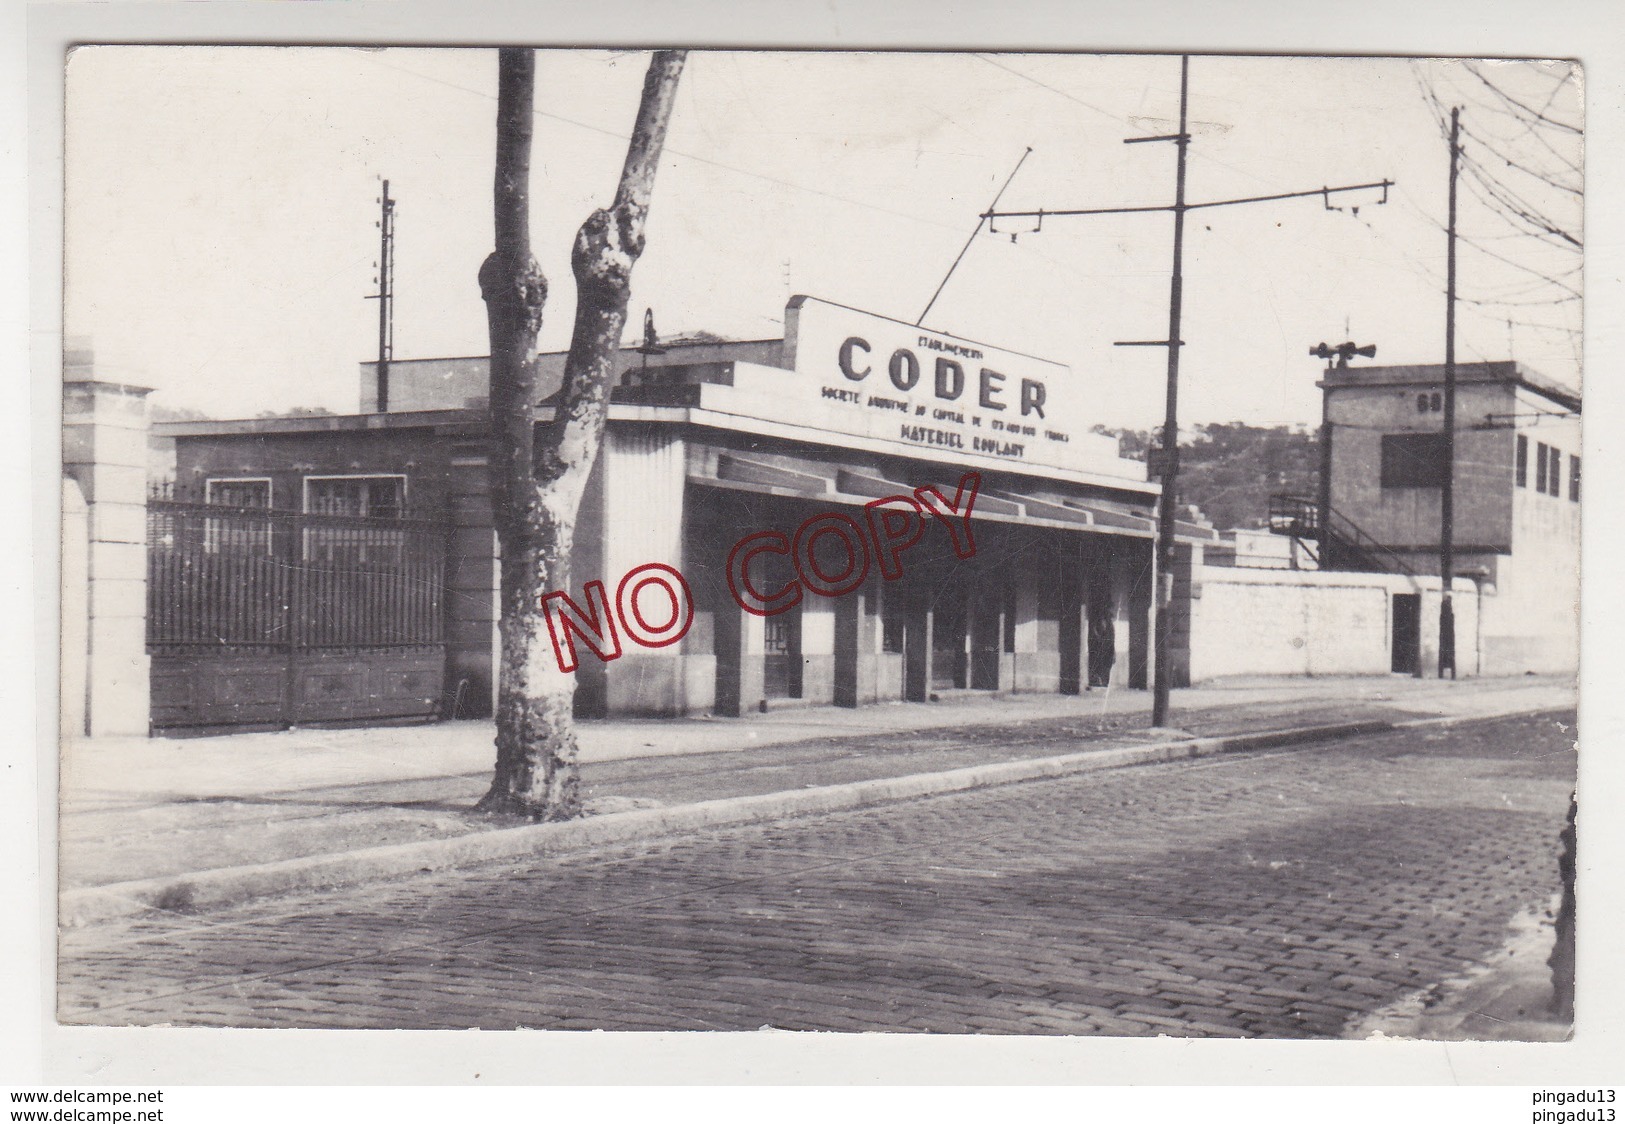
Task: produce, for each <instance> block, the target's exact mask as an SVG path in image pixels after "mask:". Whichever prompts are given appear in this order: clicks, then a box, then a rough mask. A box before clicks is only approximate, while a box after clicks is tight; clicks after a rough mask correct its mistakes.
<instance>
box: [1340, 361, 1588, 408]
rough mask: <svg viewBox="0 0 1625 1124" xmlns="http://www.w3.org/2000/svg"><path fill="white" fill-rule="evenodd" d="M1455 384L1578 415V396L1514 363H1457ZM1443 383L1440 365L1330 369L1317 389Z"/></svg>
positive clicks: (1537, 372)
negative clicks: (1505, 392) (1495, 386)
mask: <svg viewBox="0 0 1625 1124" xmlns="http://www.w3.org/2000/svg"><path fill="white" fill-rule="evenodd" d="M1456 381H1457V382H1499V383H1511V384H1513V385H1516V386H1521V387H1524V388H1525V389H1527V390H1532V391H1534V392H1535V393H1536V394H1539V395H1541V396H1542V397H1544V398H1549V399H1550V400H1551V401H1553V402H1556V403H1557V404H1558V405H1560V406H1562V407H1563V408H1564V409H1567V410H1573V411H1574V412H1575V413H1579V412H1580V392H1579V391H1578V390H1576V389H1574V388H1573V387H1571V386H1567V385H1565V384H1563V383H1560V382H1558V381H1557V380H1556V379H1552V378H1548V377H1547V376H1545V375H1543V374H1541V373H1540V372H1539V371H1536V370H1534V369H1532V368H1530V367H1526V366H1524V365H1523V364H1522V363H1519V362H1517V361H1516V360H1511V359H1505V360H1500V361H1497V362H1486V363H1457V364H1456ZM1442 382H1444V364H1443V363H1411V364H1405V365H1395V366H1387V367H1330V368H1328V369H1327V370H1326V372H1325V375H1324V377H1323V378H1322V379H1321V380H1320V382H1318V383H1316V384H1315V385H1316V386H1321V387H1343V386H1438V385H1439V384H1440V383H1442Z"/></svg>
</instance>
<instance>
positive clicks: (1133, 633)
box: [1113, 540, 1157, 691]
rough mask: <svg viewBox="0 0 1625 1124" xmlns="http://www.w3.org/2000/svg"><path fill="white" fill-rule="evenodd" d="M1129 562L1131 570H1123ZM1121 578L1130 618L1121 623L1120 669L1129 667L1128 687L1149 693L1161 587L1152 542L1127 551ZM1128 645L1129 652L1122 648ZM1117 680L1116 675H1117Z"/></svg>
mask: <svg viewBox="0 0 1625 1124" xmlns="http://www.w3.org/2000/svg"><path fill="white" fill-rule="evenodd" d="M1125 562H1126V563H1127V569H1126V570H1125V569H1124V568H1123V566H1124V564H1125ZM1117 565H1118V567H1119V568H1118V571H1117V574H1118V577H1119V579H1120V580H1122V581H1123V582H1124V584H1125V586H1126V589H1125V590H1124V593H1125V594H1126V596H1124V597H1122V598H1121V600H1120V604H1121V605H1122V607H1123V609H1122V611H1123V612H1124V614H1125V615H1126V617H1127V619H1126V620H1122V621H1120V622H1119V624H1118V629H1117V643H1118V645H1119V651H1118V655H1119V657H1120V658H1119V659H1118V661H1117V666H1118V667H1120V668H1125V669H1126V671H1125V674H1126V675H1127V678H1128V685H1129V686H1130V687H1131V688H1133V689H1134V690H1137V691H1139V690H1145V689H1146V688H1147V687H1149V686H1150V685H1151V654H1152V653H1151V630H1152V629H1153V628H1154V627H1155V626H1156V607H1155V605H1154V604H1153V602H1154V601H1155V597H1154V593H1155V591H1156V588H1157V584H1156V583H1157V574H1156V552H1155V551H1154V550H1153V549H1152V544H1151V542H1150V540H1145V541H1143V542H1140V543H1138V544H1136V545H1135V547H1133V548H1132V549H1130V550H1125V551H1123V552H1122V553H1121V554H1120V555H1119V556H1118V559H1117ZM1125 640H1126V643H1127V648H1126V650H1125V649H1123V647H1122V645H1123V644H1124V643H1125ZM1113 680H1114V681H1116V674H1115V673H1114V675H1113Z"/></svg>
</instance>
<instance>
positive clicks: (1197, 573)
mask: <svg viewBox="0 0 1625 1124" xmlns="http://www.w3.org/2000/svg"><path fill="white" fill-rule="evenodd" d="M1201 574H1202V547H1201V545H1200V544H1199V543H1181V542H1175V543H1174V562H1173V579H1174V580H1173V595H1172V598H1171V600H1170V602H1169V605H1168V613H1169V616H1170V618H1171V621H1172V623H1171V625H1170V628H1169V635H1168V670H1169V682H1170V683H1171V684H1172V685H1173V686H1175V687H1189V686H1190V685H1191V617H1192V615H1193V614H1194V613H1195V611H1196V601H1197V600H1198V599H1199V598H1200V597H1201V596H1202V582H1201Z"/></svg>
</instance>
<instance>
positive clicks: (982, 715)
mask: <svg viewBox="0 0 1625 1124" xmlns="http://www.w3.org/2000/svg"><path fill="white" fill-rule="evenodd" d="M1574 699H1575V694H1574V687H1573V684H1572V682H1571V681H1569V680H1563V679H1555V678H1552V679H1542V678H1522V679H1507V680H1494V679H1483V680H1462V681H1460V682H1453V683H1451V682H1440V681H1437V680H1416V679H1408V678H1397V677H1396V678H1358V679H1354V678H1351V679H1292V680H1238V681H1233V682H1227V683H1221V684H1217V685H1213V686H1206V687H1202V688H1197V689H1191V690H1184V691H1180V692H1178V693H1177V695H1176V697H1175V702H1176V710H1175V721H1176V722H1177V723H1178V726H1179V730H1178V731H1154V730H1149V729H1148V728H1147V726H1148V722H1149V715H1148V710H1149V702H1150V700H1149V695H1148V693H1146V692H1143V691H1117V690H1114V691H1110V692H1106V691H1094V692H1090V693H1089V694H1086V695H1083V696H1056V695H1032V696H1007V697H996V698H989V697H985V696H965V697H949V698H947V699H946V700H944V701H942V702H938V703H933V704H892V705H885V706H878V707H870V708H864V709H859V710H839V709H834V708H823V709H817V710H800V711H794V710H791V711H774V712H771V713H768V714H763V715H759V716H753V717H751V718H748V719H720V720H712V719H693V720H663V721H661V720H653V721H602V722H586V723H583V724H582V725H581V727H580V741H581V758H582V784H583V794H584V797H585V799H586V804H587V810H588V813H589V819H588V820H586V821H578V822H577V823H574V824H568V825H525V826H515V825H514V824H513V822H512V821H509V820H501V819H493V818H490V817H486V816H482V815H478V814H475V813H474V812H473V811H472V807H473V804H474V802H475V801H476V800H477V799H478V798H479V796H480V795H481V793H482V792H483V791H484V789H485V786H486V784H487V783H488V780H489V776H490V768H491V760H492V756H493V750H492V740H491V739H492V727H491V725H490V723H488V722H455V723H444V724H440V725H436V726H420V727H398V728H386V729H365V730H293V731H285V732H281V733H269V734H265V733H261V734H239V735H234V736H229V737H213V738H197V739H189V740H179V739H150V740H149V739H86V740H79V741H74V742H71V743H69V744H68V745H67V746H65V747H64V751H63V760H62V774H61V780H62V784H61V821H60V832H59V839H60V853H59V861H60V884H61V888H62V890H63V892H64V894H63V917H62V920H63V921H64V923H76V922H80V921H85V920H92V919H94V918H95V917H98V916H110V915H115V914H119V913H128V912H139V911H140V910H142V909H146V908H152V907H154V906H155V905H156V906H157V907H158V908H184V907H186V906H187V905H199V904H221V903H225V902H229V901H233V900H243V899H244V898H245V897H248V896H253V894H255V893H259V892H275V891H276V889H277V888H308V887H310V886H314V885H333V884H342V883H343V882H345V881H353V880H356V879H359V878H363V877H379V876H387V875H388V873H389V872H390V871H398V870H403V869H417V867H415V866H412V865H411V864H413V863H417V862H420V861H421V862H425V863H428V864H430V865H456V864H457V863H459V862H471V861H482V860H489V859H495V858H504V857H513V856H515V855H519V854H525V853H549V848H550V847H554V846H557V845H558V844H557V841H558V840H560V839H563V838H566V837H568V838H570V839H574V840H576V841H577V844H579V845H591V844H593V843H594V842H597V843H603V842H611V841H618V842H624V841H627V840H628V839H633V838H643V837H648V836H650V835H652V834H661V833H666V832H669V831H670V830H672V829H674V828H677V829H688V830H693V829H694V828H695V826H697V825H699V826H703V825H704V824H708V823H726V822H759V821H760V820H762V819H765V818H771V817H772V816H773V815H775V814H779V815H786V814H798V813H805V812H808V811H817V810H826V809H827V808H834V807H846V806H858V805H859V804H861V803H863V802H865V801H867V802H875V801H878V800H884V799H900V798H906V797H908V796H912V795H921V794H924V793H926V792H930V791H950V790H954V789H956V788H965V787H976V786H978V785H980V784H987V783H1008V782H1009V781H1012V780H1016V779H1023V778H1025V777H1029V776H1041V775H1061V774H1064V773H1065V772H1068V771H1079V770H1081V769H1082V768H1089V767H1102V766H1106V765H1112V764H1121V763H1130V762H1133V761H1139V760H1155V759H1165V758H1168V757H1173V756H1182V755H1183V756H1189V755H1192V754H1193V753H1195V752H1199V751H1200V752H1213V751H1215V744H1214V742H1213V739H1223V738H1226V737H1230V736H1234V735H1242V734H1246V735H1253V734H1258V733H1261V732H1267V731H1309V732H1311V733H1312V732H1313V731H1314V730H1315V729H1317V728H1323V727H1343V726H1349V725H1353V724H1383V723H1398V722H1405V721H1409V720H1416V719H1430V718H1432V719H1437V718H1446V719H1449V718H1462V719H1466V718H1473V717H1482V716H1489V715H1494V714H1504V713H1513V712H1521V711H1532V710H1543V709H1553V708H1559V707H1567V706H1572V705H1574ZM1193 738H1195V739H1206V740H1207V741H1206V743H1204V744H1205V748H1203V747H1201V746H1197V745H1196V743H1195V742H1193V741H1192V740H1191V739H1193ZM1218 748H1223V747H1222V746H1220V747H1218ZM1080 758H1088V759H1087V760H1079V759H1080ZM931 778H948V779H946V780H941V781H933V780H932V779H931ZM877 786H878V787H877ZM825 793H827V794H829V795H828V799H824V798H823V797H821V796H819V795H818V794H825ZM792 795H793V796H795V798H794V799H792V798H791V796H792ZM871 797H872V799H871ZM854 801H856V803H854ZM679 811H683V812H684V814H683V815H678V814H676V813H677V812H679ZM741 817H743V818H741ZM380 856H381V858H380ZM352 858H353V859H354V861H353V862H352V861H350V860H351V859H352ZM316 868H320V871H319V872H318V873H312V871H313V870H315V869H316ZM352 868H353V869H352ZM232 872H238V873H236V874H233V873H232ZM242 872H248V873H242Z"/></svg>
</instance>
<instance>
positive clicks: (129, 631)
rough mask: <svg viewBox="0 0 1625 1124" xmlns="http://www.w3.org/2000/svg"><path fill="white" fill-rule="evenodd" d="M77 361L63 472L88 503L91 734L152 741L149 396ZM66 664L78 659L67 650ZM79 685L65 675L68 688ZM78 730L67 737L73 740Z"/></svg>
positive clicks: (67, 397) (69, 383)
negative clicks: (137, 736)
mask: <svg viewBox="0 0 1625 1124" xmlns="http://www.w3.org/2000/svg"><path fill="white" fill-rule="evenodd" d="M90 365H91V364H90V360H89V356H88V354H85V355H80V356H75V355H70V356H69V358H68V362H67V363H66V364H65V367H66V370H65V374H66V378H65V379H64V382H63V387H62V468H63V473H64V475H66V476H68V477H71V478H72V479H73V481H74V482H75V483H77V484H78V486H79V489H80V491H81V493H82V494H83V497H84V500H85V528H86V564H85V573H86V584H87V586H88V598H87V602H88V611H87V613H86V624H85V633H86V639H85V649H86V650H85V656H84V660H85V671H84V682H85V691H84V699H85V703H84V710H85V721H84V727H83V731H82V732H84V733H88V734H91V735H92V736H100V735H108V734H141V735H145V734H147V733H148V732H149V720H150V715H151V706H152V689H151V682H150V672H151V660H150V659H149V657H148V656H147V395H148V394H149V393H151V391H150V389H149V388H147V387H142V386H125V385H121V384H118V383H108V382H100V381H98V380H96V379H94V378H92V377H90V374H91V372H90V370H89V368H90ZM63 658H64V659H65V660H66V659H69V658H75V653H70V652H68V651H67V650H66V649H64V651H63ZM68 682H72V677H71V676H64V683H68ZM73 732H79V731H66V730H65V731H64V733H73Z"/></svg>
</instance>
